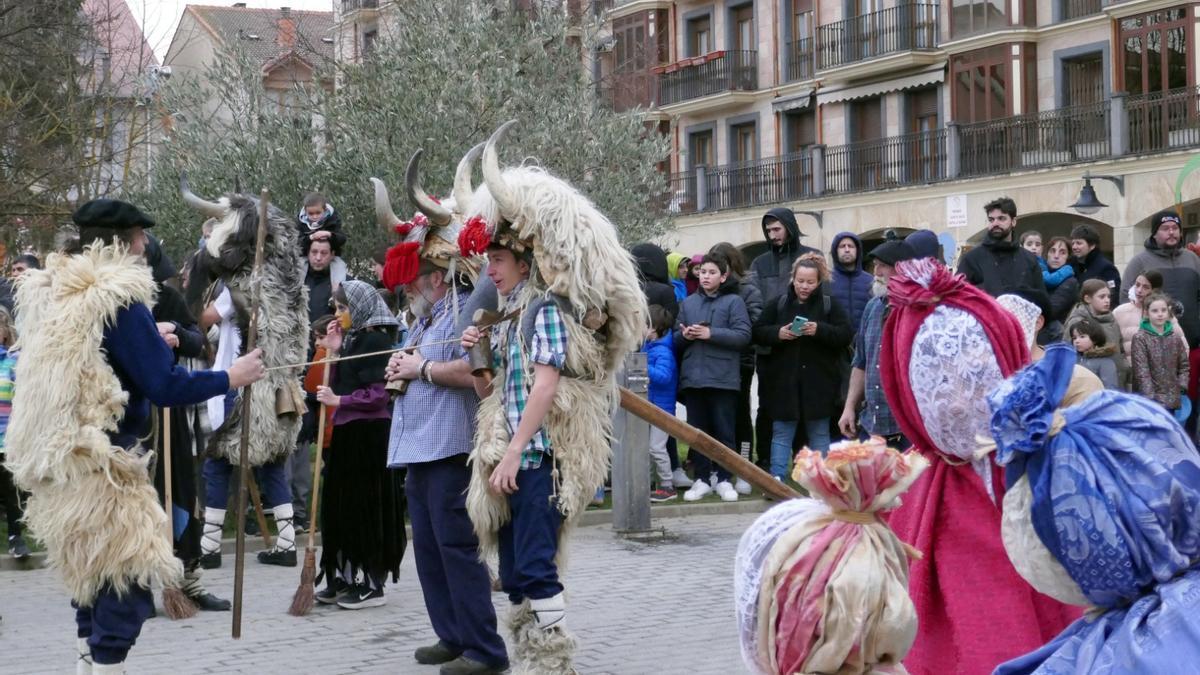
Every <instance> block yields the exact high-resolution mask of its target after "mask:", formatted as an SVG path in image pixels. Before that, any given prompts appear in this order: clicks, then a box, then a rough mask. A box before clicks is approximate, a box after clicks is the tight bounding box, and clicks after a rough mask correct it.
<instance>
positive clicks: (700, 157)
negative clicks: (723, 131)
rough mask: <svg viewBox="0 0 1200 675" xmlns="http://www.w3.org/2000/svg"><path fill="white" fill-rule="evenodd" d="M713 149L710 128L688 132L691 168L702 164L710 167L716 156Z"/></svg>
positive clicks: (714, 162)
mask: <svg viewBox="0 0 1200 675" xmlns="http://www.w3.org/2000/svg"><path fill="white" fill-rule="evenodd" d="M715 149H716V148H715V147H714V146H713V132H712V130H711V129H708V130H706V131H697V132H693V133H692V134H690V135H689V137H688V153H689V154H690V155H691V157H692V163H691V166H692V168H693V169H695V168H696V167H698V166H704V167H708V168H710V169H711V168H712V167H713V165H714V164H716V159H717V158H716V156H715V153H714V152H713V151H714V150H715Z"/></svg>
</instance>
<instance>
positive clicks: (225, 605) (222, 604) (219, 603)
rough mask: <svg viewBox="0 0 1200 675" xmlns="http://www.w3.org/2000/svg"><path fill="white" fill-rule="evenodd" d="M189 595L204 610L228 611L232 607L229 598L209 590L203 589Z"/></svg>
mask: <svg viewBox="0 0 1200 675" xmlns="http://www.w3.org/2000/svg"><path fill="white" fill-rule="evenodd" d="M188 597H189V598H191V599H192V602H194V603H196V606H197V607H199V608H200V611H202V612H228V611H229V608H230V604H229V601H228V600H222V599H221V598H218V597H217V596H215V595H213V594H212V593H209V592H208V591H201V592H199V593H197V594H195V595H189V596H188Z"/></svg>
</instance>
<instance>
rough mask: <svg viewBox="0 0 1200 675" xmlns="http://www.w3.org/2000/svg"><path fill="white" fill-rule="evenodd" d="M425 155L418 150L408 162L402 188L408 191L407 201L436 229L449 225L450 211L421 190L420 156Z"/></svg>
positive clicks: (422, 151)
mask: <svg viewBox="0 0 1200 675" xmlns="http://www.w3.org/2000/svg"><path fill="white" fill-rule="evenodd" d="M423 154H425V151H424V150H421V149H418V150H417V151H416V152H414V153H413V156H412V159H410V160H408V170H407V171H405V172H404V187H405V188H407V189H408V201H410V202H412V203H413V206H416V207H417V210H418V211H420V212H421V213H424V214H425V215H426V216H427V217H428V218H429V222H431V223H433V224H434V225H437V226H438V227H445V226H446V225H449V224H450V217H451V216H450V211H449V209H447V208H446V207H444V206H442V205H441V204H439V203H437V202H435V201H433V199H431V198H430V197H429V195H427V194H425V190H423V189H421V175H420V174H421V155H423Z"/></svg>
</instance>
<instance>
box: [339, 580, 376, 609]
mask: <svg viewBox="0 0 1200 675" xmlns="http://www.w3.org/2000/svg"><path fill="white" fill-rule="evenodd" d="M385 604H387V598H385V597H383V589H382V588H371V587H370V586H368V585H367V584H357V585H355V586H354V587H352V588H351V589H350V590H349V591H348V592H347V593H346V597H344V598H342V599H341V600H338V603H337V606H338V607H341V608H342V609H366V608H367V607H380V606H383V605H385Z"/></svg>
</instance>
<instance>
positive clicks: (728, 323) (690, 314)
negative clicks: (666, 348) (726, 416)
mask: <svg viewBox="0 0 1200 675" xmlns="http://www.w3.org/2000/svg"><path fill="white" fill-rule="evenodd" d="M675 323H676V326H675V330H674V331H673V333H672V335H673V339H674V345H675V351H676V353H678V354H679V355H680V357H679V389H680V391H682V390H684V389H729V390H731V391H739V390H740V389H741V380H742V376H741V362H740V359H739V356H740V355H741V353H742V349H743V348H744V347H745V346H746V345H748V344H750V315H749V314H748V313H747V312H746V303H745V301H743V300H742V298H741V296H740V295H738V282H737V280H736V279H734V278H733V276H730V277H729V279H727V280H726V281H725V283H723V284H721V287H720V288H718V289H717V293H716V295H709V294H707V293H705V292H704V289H701V290H699V291H697V292H695V293H693V294H691V295H689V296H688V297H687V299H686V300H684V301H683V304H682V305H680V306H679V317H678V318H677V319H676V320H675ZM698 323H708V327H709V330H710V331H711V332H712V336H711V337H710V338H709V339H708V340H687V339H684V337H683V332H682V331H681V330H680V328H679V324H683V325H685V326H690V325H693V324H698Z"/></svg>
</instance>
